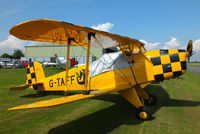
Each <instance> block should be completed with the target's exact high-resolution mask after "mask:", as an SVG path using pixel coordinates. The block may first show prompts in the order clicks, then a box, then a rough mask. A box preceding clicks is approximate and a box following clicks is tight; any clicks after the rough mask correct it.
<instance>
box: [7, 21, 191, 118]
mask: <svg viewBox="0 0 200 134" xmlns="http://www.w3.org/2000/svg"><path fill="white" fill-rule="evenodd" d="M10 33H11V34H12V35H14V36H16V37H18V38H20V39H23V40H32V41H41V42H50V43H59V44H68V43H69V42H70V44H71V45H76V46H87V50H88V51H87V63H86V65H82V66H78V67H75V68H72V69H68V63H69V50H70V48H69V47H68V53H67V67H66V71H64V72H61V73H58V74H55V75H53V76H50V77H45V75H44V72H43V68H42V66H41V64H40V63H38V62H33V63H31V64H30V65H29V66H28V68H27V80H26V83H27V85H21V86H18V87H13V88H11V89H13V90H22V89H25V88H27V87H30V86H31V87H32V88H34V89H36V90H39V91H66V90H88V89H91V90H92V92H91V93H90V94H88V95H83V94H77V95H72V96H67V97H61V98H56V99H51V100H47V101H40V102H36V103H32V104H27V105H22V106H18V107H14V108H10V109H9V110H14V109H26V108H39V107H49V106H56V105H61V104H66V103H70V102H74V101H78V100H82V99H87V98H91V97H95V96H99V95H103V94H107V93H111V92H116V91H118V92H119V93H120V94H121V95H122V96H123V97H124V98H125V99H126V100H128V101H129V102H130V103H131V104H132V105H134V106H135V107H136V108H139V107H142V106H144V100H143V98H146V99H148V98H149V96H148V94H147V93H146V92H145V91H144V90H143V89H142V88H144V87H145V86H147V85H148V84H150V83H151V82H152V81H163V80H164V79H169V78H172V77H178V76H180V75H182V74H183V73H184V72H186V52H185V51H183V50H179V49H169V50H153V51H145V48H144V44H143V43H141V42H140V41H138V40H136V39H132V38H128V37H123V36H119V35H115V34H111V33H107V32H102V31H98V30H94V29H90V28H87V27H82V26H78V25H73V24H70V23H65V22H60V21H54V20H46V19H40V20H33V21H27V22H24V23H21V24H19V25H16V26H15V27H13V28H12V29H11V30H10ZM90 35H92V36H90ZM89 36H90V37H91V38H90V37H89ZM90 39H91V40H90ZM68 45H69V44H68ZM90 47H102V48H108V47H120V50H121V51H122V52H123V55H124V56H125V57H126V59H127V62H129V63H131V64H133V65H132V66H131V67H130V68H121V69H115V70H112V71H107V72H103V73H101V74H98V75H96V76H94V77H90V72H89V52H90ZM188 47H189V48H188V51H192V48H191V47H192V42H189V45H188ZM126 51H128V54H130V55H129V56H128V54H127V53H126ZM190 55H191V53H190ZM141 96H142V97H141ZM140 97H141V99H140ZM145 114H146V113H143V112H141V113H140V115H139V116H140V118H142V119H145V118H147V115H145Z"/></svg>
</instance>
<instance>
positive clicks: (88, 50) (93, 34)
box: [83, 32, 95, 94]
mask: <svg viewBox="0 0 200 134" xmlns="http://www.w3.org/2000/svg"><path fill="white" fill-rule="evenodd" d="M92 36H95V33H92V32H91V33H88V43H87V61H86V70H85V90H84V91H83V94H89V93H90V86H88V73H89V60H90V59H89V56H90V44H91V37H92Z"/></svg>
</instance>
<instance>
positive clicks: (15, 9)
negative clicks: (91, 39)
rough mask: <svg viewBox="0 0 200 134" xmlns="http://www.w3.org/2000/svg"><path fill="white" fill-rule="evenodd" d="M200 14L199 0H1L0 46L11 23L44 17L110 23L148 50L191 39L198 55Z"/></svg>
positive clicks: (12, 24) (183, 42)
mask: <svg viewBox="0 0 200 134" xmlns="http://www.w3.org/2000/svg"><path fill="white" fill-rule="evenodd" d="M199 14H200V1H199V0H122V1H119V0H118V1H117V0H0V45H1V44H3V43H4V46H5V41H7V40H9V29H10V28H11V27H13V26H14V25H16V24H18V23H21V22H23V21H27V20H34V19H41V18H43V19H54V20H60V21H66V22H70V23H74V24H78V25H83V26H87V27H92V26H93V25H95V26H97V25H99V24H104V23H107V22H109V23H111V24H112V27H110V28H109V29H107V30H109V32H112V33H116V34H120V35H124V36H128V37H131V38H136V39H138V40H142V41H143V42H145V43H146V47H147V48H149V49H157V48H164V47H166V48H171V47H173V46H175V47H180V48H181V47H182V48H183V47H185V45H186V44H187V42H188V41H189V40H190V39H192V40H193V42H195V41H196V42H195V44H197V47H195V49H196V51H197V54H198V53H200V17H199ZM12 39H13V40H15V41H17V42H19V43H22V44H23V43H24V42H21V41H18V40H16V39H14V38H12ZM12 39H10V40H12ZM8 42H9V41H8ZM156 43H157V44H156ZM166 43H168V44H166ZM177 43H178V44H177ZM25 44H27V43H24V44H23V45H25ZM173 44H175V45H173ZM15 45H17V44H15ZM2 46H3V45H2ZM16 47H17V46H16ZM0 48H1V46H0ZM2 50H3V49H2ZM4 51H8V49H6V50H4ZM1 53H2V51H1V52H0V54H1ZM197 58H198V57H197ZM199 60H200V59H199Z"/></svg>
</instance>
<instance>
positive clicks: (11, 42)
mask: <svg viewBox="0 0 200 134" xmlns="http://www.w3.org/2000/svg"><path fill="white" fill-rule="evenodd" d="M25 45H26V42H25V41H22V40H19V39H17V38H16V37H14V36H12V35H9V36H8V38H7V39H6V40H4V41H0V55H2V54H3V53H8V54H13V52H14V50H15V49H20V50H22V51H23V52H24V46H25Z"/></svg>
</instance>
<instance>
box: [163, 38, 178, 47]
mask: <svg viewBox="0 0 200 134" xmlns="http://www.w3.org/2000/svg"><path fill="white" fill-rule="evenodd" d="M180 46H181V45H180V43H179V42H178V40H177V39H176V38H174V37H170V38H169V41H168V42H166V43H165V45H164V47H163V49H176V48H180Z"/></svg>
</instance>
